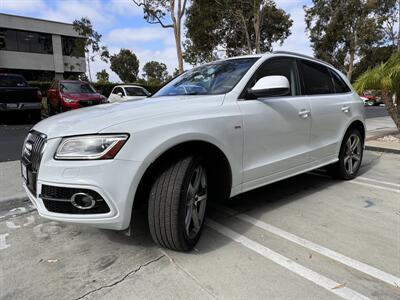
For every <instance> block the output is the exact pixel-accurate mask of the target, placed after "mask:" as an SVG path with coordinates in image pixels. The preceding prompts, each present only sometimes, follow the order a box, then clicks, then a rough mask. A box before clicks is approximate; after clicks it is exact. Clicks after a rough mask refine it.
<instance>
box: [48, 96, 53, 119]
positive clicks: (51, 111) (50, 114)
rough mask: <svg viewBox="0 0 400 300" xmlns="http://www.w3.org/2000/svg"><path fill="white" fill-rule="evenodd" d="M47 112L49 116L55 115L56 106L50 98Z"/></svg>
mask: <svg viewBox="0 0 400 300" xmlns="http://www.w3.org/2000/svg"><path fill="white" fill-rule="evenodd" d="M47 114H48V115H49V117H51V116H54V108H53V107H52V106H51V103H50V101H49V100H47Z"/></svg>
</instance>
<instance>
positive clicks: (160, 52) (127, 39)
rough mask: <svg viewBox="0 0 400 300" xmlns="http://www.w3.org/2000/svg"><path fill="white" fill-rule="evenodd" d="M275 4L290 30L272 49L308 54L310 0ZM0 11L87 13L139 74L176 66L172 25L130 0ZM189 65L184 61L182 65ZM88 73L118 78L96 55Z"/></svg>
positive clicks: (58, 1) (0, 2) (0, 4)
mask: <svg viewBox="0 0 400 300" xmlns="http://www.w3.org/2000/svg"><path fill="white" fill-rule="evenodd" d="M275 2H276V4H277V6H278V7H280V8H282V9H284V10H285V11H286V12H287V13H289V14H290V15H291V18H292V19H293V26H292V28H291V31H292V34H291V35H290V36H289V38H287V39H286V40H285V42H284V44H283V45H282V46H279V45H274V50H287V51H295V52H299V53H303V54H307V55H312V49H311V47H310V43H309V39H308V37H307V35H306V33H305V23H304V10H303V6H304V5H310V4H311V0H303V1H301V0H276V1H275ZM0 12H1V13H8V14H13V15H18V16H28V17H35V18H40V19H46V20H54V21H60V22H68V23H72V22H73V21H74V20H76V19H80V18H82V17H87V18H89V19H90V20H91V22H92V24H93V26H94V28H95V30H97V31H98V32H99V33H100V34H102V36H103V37H102V42H103V44H104V45H105V46H107V47H108V48H109V50H110V53H111V54H113V53H117V52H119V50H120V49H121V48H128V49H130V50H132V51H133V52H134V53H135V54H136V56H137V57H138V59H139V61H140V70H139V75H142V73H143V72H142V68H143V66H144V64H145V63H146V62H148V61H151V60H156V61H159V62H163V63H165V64H166V65H167V67H168V71H169V72H170V73H172V72H173V70H174V69H175V68H176V67H177V59H176V50H175V41H174V35H173V31H172V29H170V28H168V29H164V28H162V27H161V26H160V25H158V24H148V23H147V22H146V21H145V20H144V19H143V11H142V10H141V9H140V8H138V7H137V6H136V5H134V3H133V1H132V0H0ZM189 68H191V66H190V65H187V64H186V65H185V69H189ZM91 69H92V77H93V78H95V74H96V72H98V71H100V70H102V69H106V70H107V72H108V73H109V74H110V81H112V82H118V81H120V80H119V78H118V76H117V75H116V74H115V73H114V72H112V71H111V70H110V66H109V64H107V63H104V62H102V61H100V60H99V59H97V60H96V61H95V62H94V63H92V64H91Z"/></svg>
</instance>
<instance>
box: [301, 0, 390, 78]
mask: <svg viewBox="0 0 400 300" xmlns="http://www.w3.org/2000/svg"><path fill="white" fill-rule="evenodd" d="M390 1H392V0H313V6H311V7H306V6H305V7H304V10H305V21H306V25H307V31H308V33H309V36H310V41H311V45H312V48H313V50H314V54H315V56H316V57H318V58H320V59H322V60H325V61H328V62H330V63H331V64H333V65H334V66H336V67H337V68H338V69H341V70H342V71H344V72H346V74H347V77H348V78H349V79H351V77H352V74H353V70H354V64H355V61H356V59H357V58H358V57H361V56H362V54H363V52H365V51H366V50H367V49H370V48H372V47H377V46H379V43H381V42H382V41H383V39H384V35H385V34H384V30H383V27H382V25H381V20H382V18H385V16H387V14H389V13H390V12H389V9H390V5H387V6H386V5H385V6H382V5H380V4H381V2H382V3H389V2H390Z"/></svg>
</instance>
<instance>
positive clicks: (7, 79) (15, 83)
mask: <svg viewBox="0 0 400 300" xmlns="http://www.w3.org/2000/svg"><path fill="white" fill-rule="evenodd" d="M0 86H7V87H24V86H28V84H27V83H26V81H25V78H24V77H22V76H20V75H0Z"/></svg>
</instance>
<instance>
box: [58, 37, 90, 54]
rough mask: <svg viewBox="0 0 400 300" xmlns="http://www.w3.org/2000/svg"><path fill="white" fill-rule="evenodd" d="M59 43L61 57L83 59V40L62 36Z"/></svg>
mask: <svg viewBox="0 0 400 300" xmlns="http://www.w3.org/2000/svg"><path fill="white" fill-rule="evenodd" d="M61 43H62V54H63V55H66V56H76V57H85V51H84V40H83V39H81V38H75V37H70V36H62V37H61Z"/></svg>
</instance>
